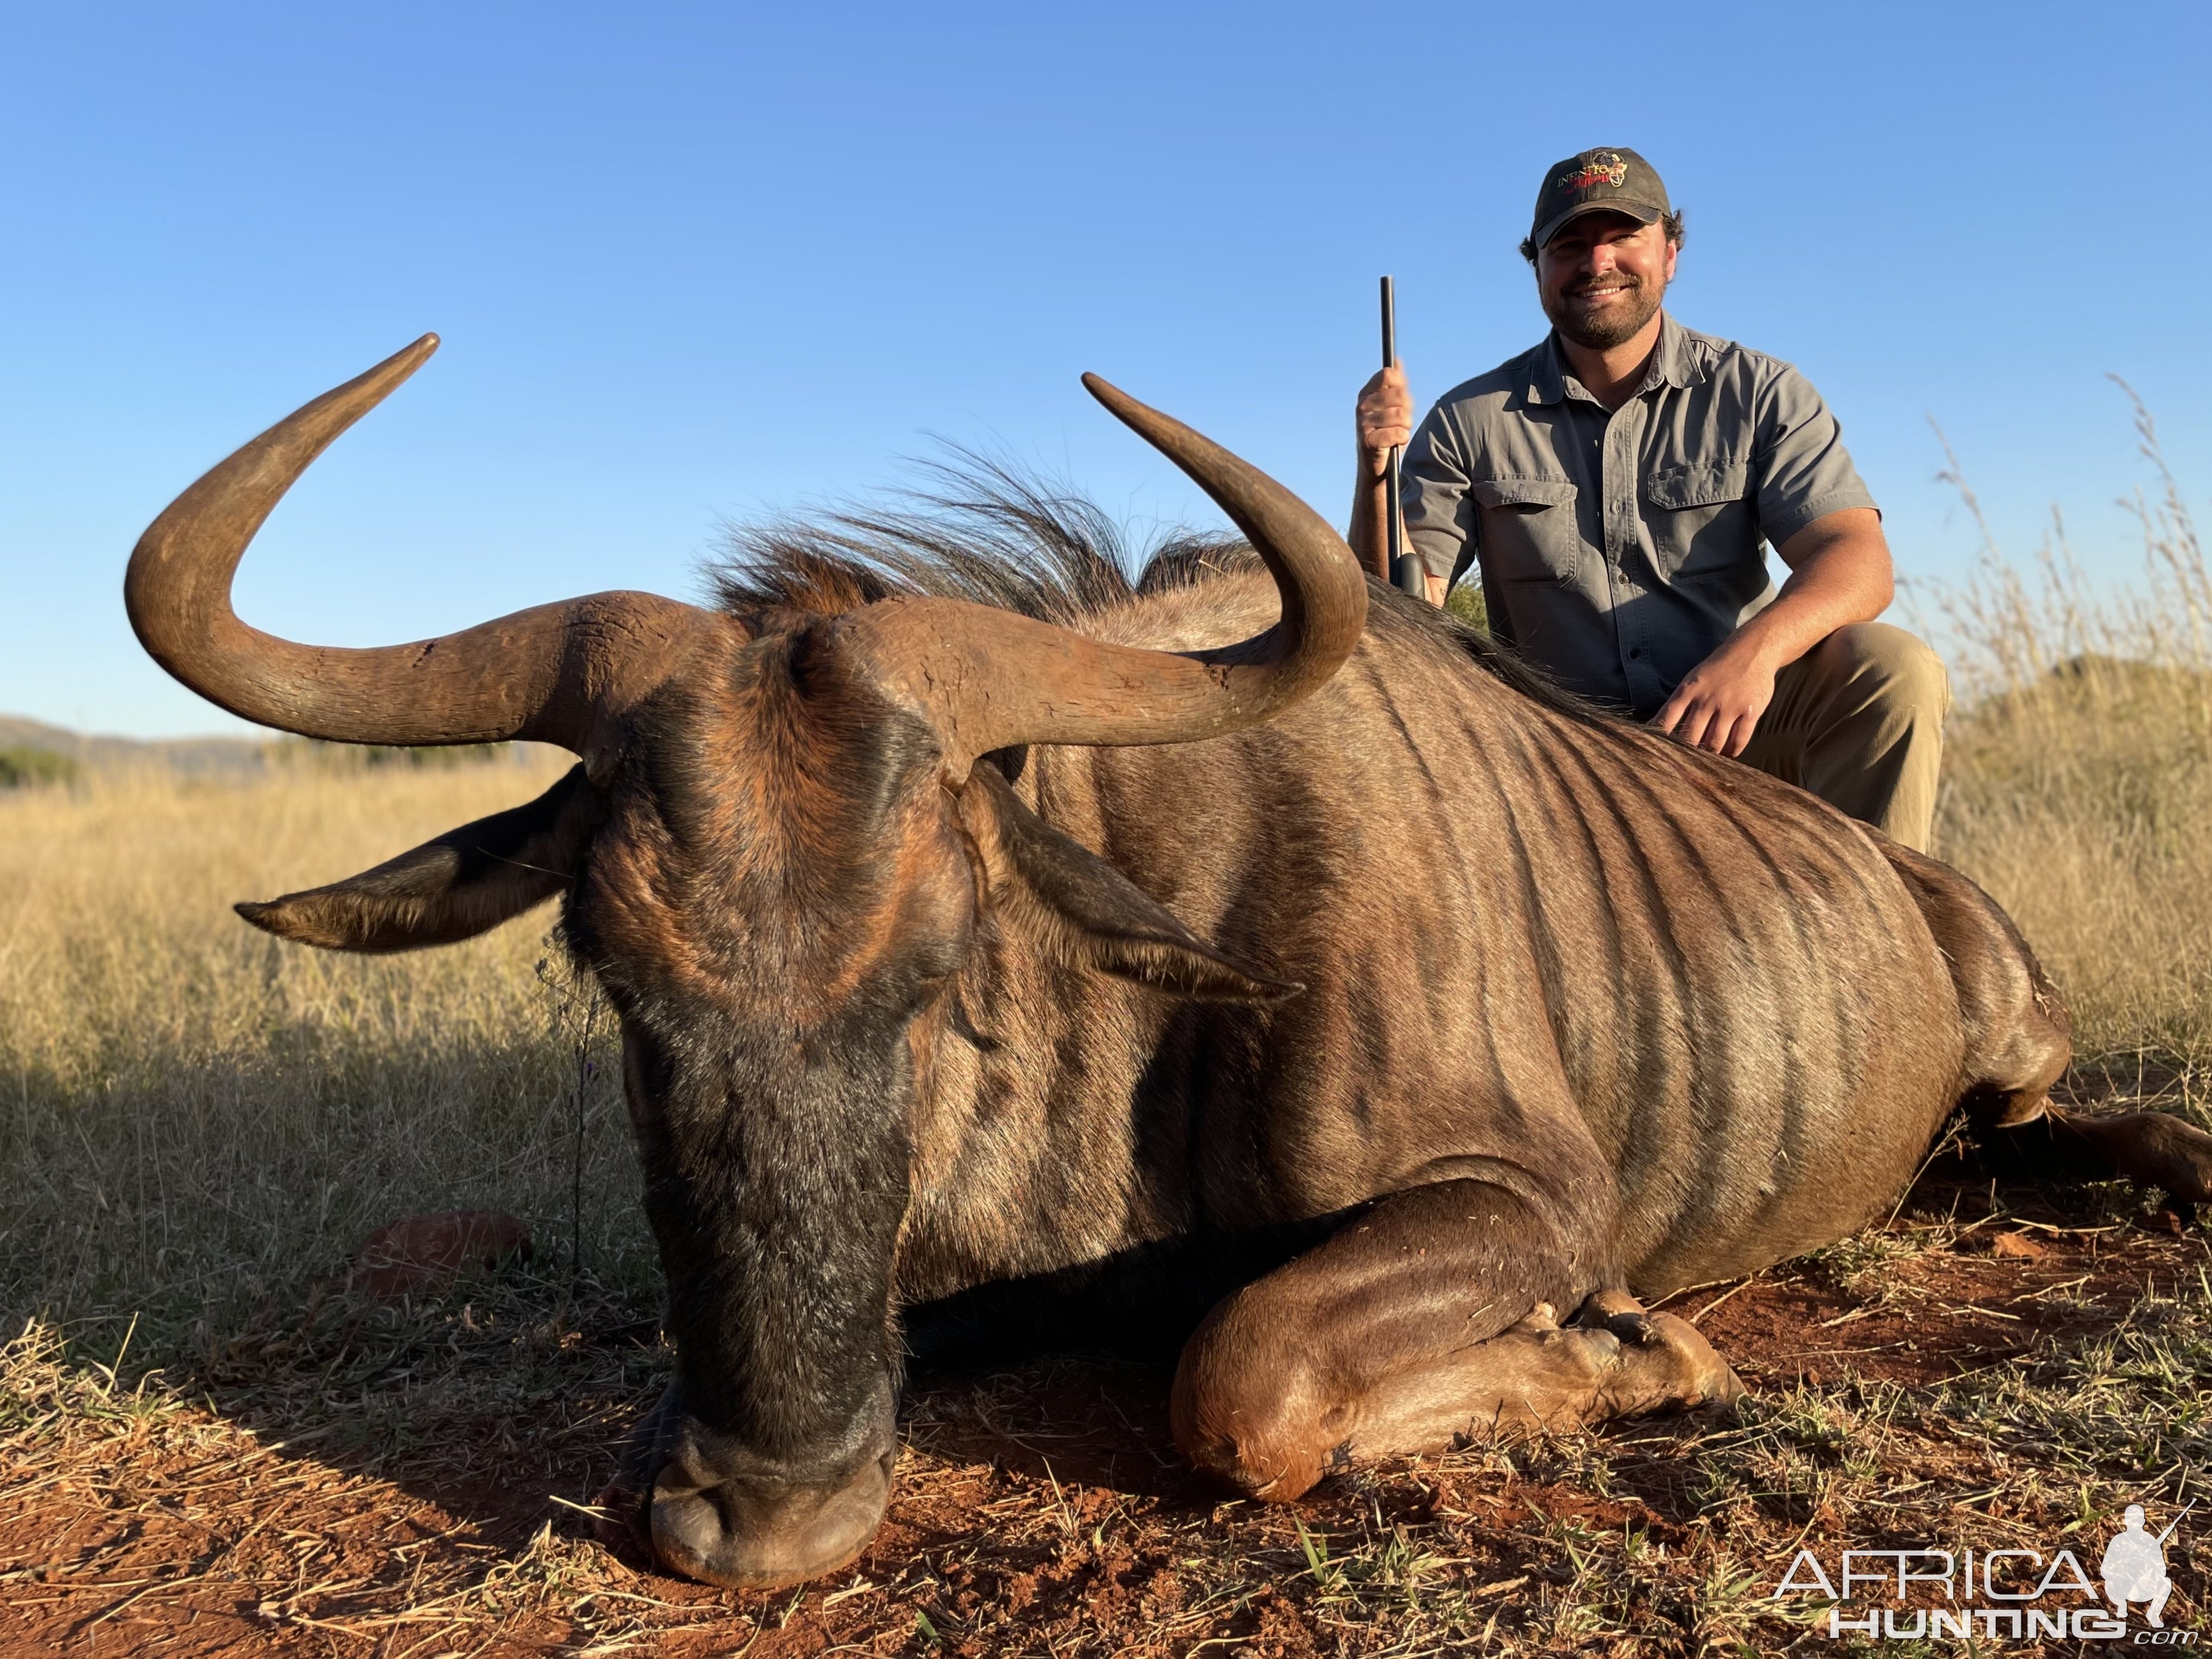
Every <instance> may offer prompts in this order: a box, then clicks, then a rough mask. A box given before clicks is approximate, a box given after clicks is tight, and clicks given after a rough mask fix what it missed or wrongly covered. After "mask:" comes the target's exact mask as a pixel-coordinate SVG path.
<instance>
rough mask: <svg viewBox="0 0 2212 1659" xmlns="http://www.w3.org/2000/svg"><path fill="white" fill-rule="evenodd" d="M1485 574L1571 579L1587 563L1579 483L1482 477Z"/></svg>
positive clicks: (1478, 490) (1478, 482)
mask: <svg viewBox="0 0 2212 1659" xmlns="http://www.w3.org/2000/svg"><path fill="white" fill-rule="evenodd" d="M1472 489H1473V493H1474V500H1475V505H1476V507H1478V508H1479V509H1480V512H1481V514H1482V528H1481V544H1480V547H1481V553H1482V568H1483V574H1485V575H1486V576H1488V577H1489V578H1490V579H1491V580H1493V581H1504V582H1531V581H1548V582H1558V583H1560V584H1563V585H1564V584H1566V583H1571V582H1572V581H1573V580H1575V576H1576V573H1577V571H1578V570H1580V568H1582V562H1583V534H1582V526H1581V525H1580V524H1579V523H1578V522H1577V517H1576V513H1575V486H1574V484H1573V483H1572V482H1571V481H1570V480H1568V479H1565V478H1477V479H1475V480H1474V483H1473V485H1472Z"/></svg>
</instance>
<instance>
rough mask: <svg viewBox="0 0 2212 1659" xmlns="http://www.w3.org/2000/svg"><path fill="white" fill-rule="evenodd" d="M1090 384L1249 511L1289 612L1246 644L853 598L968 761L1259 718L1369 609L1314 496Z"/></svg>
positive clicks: (1196, 474)
mask: <svg viewBox="0 0 2212 1659" xmlns="http://www.w3.org/2000/svg"><path fill="white" fill-rule="evenodd" d="M1083 384H1084V385H1085V386H1088V387H1089V388H1090V390H1091V395H1092V396H1093V397H1095V398H1097V399H1098V401H1099V402H1100V403H1102V404H1105V405H1106V407H1107V408H1108V409H1109V410H1113V412H1114V413H1115V415H1117V416H1120V417H1121V420H1122V421H1124V422H1127V424H1128V425H1129V426H1130V427H1132V428H1134V429H1135V431H1136V432H1137V433H1138V435H1139V436H1141V437H1142V438H1144V439H1145V441H1146V442H1148V443H1150V444H1151V445H1152V447H1154V448H1156V449H1158V450H1159V451H1160V452H1161V453H1163V454H1164V455H1165V456H1166V457H1167V458H1168V459H1170V460H1171V461H1173V462H1174V463H1175V464H1176V465H1177V466H1179V467H1181V468H1182V470H1183V471H1185V472H1187V473H1188V474H1189V475H1190V477H1191V478H1192V480H1193V481H1194V482H1195V483H1197V484H1198V486H1199V488H1200V489H1203V490H1205V491H1206V494H1207V495H1211V496H1212V498H1213V499H1214V501H1216V502H1217V503H1218V504H1219V506H1220V507H1221V509H1222V511H1223V512H1225V513H1227V514H1228V515H1229V516H1230V518H1231V519H1232V520H1235V521H1236V524H1237V528H1238V529H1240V530H1242V531H1243V532H1244V534H1245V536H1246V538H1248V539H1249V541H1250V542H1251V544H1252V546H1253V548H1254V550H1255V551H1256V552H1258V554H1259V555H1260V556H1261V558H1262V559H1263V560H1265V561H1266V562H1267V568H1268V569H1269V570H1270V571H1272V572H1273V574H1274V578H1275V585H1276V586H1277V588H1278V589H1279V590H1280V592H1281V593H1282V603H1283V613H1282V617H1281V620H1279V622H1277V623H1275V625H1274V626H1273V627H1272V628H1270V629H1267V631H1266V632H1265V633H1263V634H1259V635H1255V636H1254V637H1253V638H1251V639H1249V640H1245V641H1241V642H1240V643H1238V644H1236V645H1229V646H1221V647H1216V648H1214V649H1212V650H1207V651H1193V652H1188V653H1179V652H1168V651H1147V650H1141V649H1138V648H1135V647H1129V646H1121V645H1109V644H1107V643H1105V642H1104V641H1099V640H1092V639H1087V638H1085V637H1084V636H1083V635H1079V634H1074V633H1071V632H1069V631H1068V630H1067V629H1062V628H1057V627H1054V626H1053V625H1052V624H1050V623H1042V622H1036V621H1033V620H1031V619H1030V618H1029V617H1018V616H1015V615H1013V614H1012V612H1010V611H996V610H992V609H990V608H988V607H987V606H982V605H969V604H965V603H963V602H962V601H959V600H956V599H887V600H884V601H883V602H881V603H880V604H877V605H870V606H869V607H868V608H867V609H866V611H860V612H856V613H854V616H853V617H852V618H851V621H850V623H849V626H850V627H851V629H853V632H854V638H855V639H856V640H857V641H859V642H860V644H861V645H862V646H863V647H864V648H865V649H866V650H867V651H868V652H869V653H871V654H872V655H873V656H874V658H875V659H876V661H877V663H878V666H879V667H880V669H881V670H882V671H883V672H884V675H885V677H886V678H888V679H890V681H891V682H893V683H894V684H897V685H899V686H901V687H902V688H903V689H904V690H905V691H906V692H907V693H908V696H911V697H913V698H914V700H915V702H918V703H920V704H921V706H922V707H923V708H925V709H926V710H927V712H928V714H929V715H930V717H931V719H932V720H933V723H934V724H935V725H936V726H937V727H938V729H939V732H941V733H942V734H943V736H944V738H945V743H946V747H947V759H948V763H949V764H950V769H951V772H952V773H953V775H954V776H956V777H964V776H965V775H966V772H967V769H968V765H969V763H970V762H972V761H973V760H974V759H975V757H977V756H979V755H984V754H988V753H989V752H990V751H991V750H994V749H1004V748H1009V747H1012V746H1013V745H1015V744H1029V743H1042V744H1092V745H1107V744H1152V743H1187V742H1189V741H1191V740H1193V739H1194V738H1212V737H1219V736H1221V735H1223V734H1224V733H1226V732H1235V731H1238V730H1240V729H1242V728H1243V727H1245V726H1253V725H1256V724H1257V723H1258V722H1260V721H1261V720H1266V719H1267V718H1268V716H1270V715H1272V714H1276V713H1277V712H1279V710H1281V709H1284V708H1288V707H1290V705H1291V704H1292V703H1294V702H1297V701H1298V700H1299V699H1300V698H1301V697H1304V696H1307V695H1308V694H1309V693H1310V692H1312V691H1313V690H1315V689H1316V688H1317V687H1318V686H1320V685H1321V684H1322V682H1324V681H1325V680H1327V679H1328V677H1329V676H1330V675H1331V674H1333V673H1334V672H1335V671H1336V670H1337V668H1338V667H1339V666H1340V665H1341V664H1342V663H1343V661H1344V659H1346V657H1348V656H1350V655H1351V654H1352V647H1354V646H1355V645H1357V644H1358V642H1359V634H1360V630H1361V629H1362V628H1363V627H1364V625H1365V623H1366V620H1367V578H1366V575H1365V573H1364V571H1362V569H1361V568H1360V567H1359V563H1358V561H1357V560H1356V559H1354V558H1353V557H1352V550H1351V549H1350V548H1348V547H1346V545H1345V544H1344V540H1343V538H1341V537H1340V536H1339V535H1338V534H1337V533H1336V532H1335V531H1334V530H1332V529H1331V528H1330V527H1329V526H1328V524H1326V523H1325V522H1323V520H1322V518H1321V517H1320V515H1319V514H1317V513H1315V512H1314V510H1313V509H1312V508H1311V507H1308V506H1307V505H1306V504H1305V503H1304V501H1300V500H1299V499H1298V498H1297V496H1296V495H1292V494H1291V492H1290V491H1289V490H1287V489H1284V488H1283V486H1282V485H1280V484H1279V483H1276V482H1275V481H1274V480H1273V478H1270V477H1268V476H1267V474H1266V473H1264V472H1262V471H1260V470H1259V469H1258V468H1257V467H1255V466H1253V465H1249V463H1247V462H1244V461H1242V460H1239V459H1237V457H1236V456H1234V455H1232V454H1231V453H1229V452H1228V451H1227V450H1225V449H1224V448H1222V447H1220V446H1219V445H1218V444H1216V443H1214V442H1212V441H1211V440H1209V439H1206V438H1204V437H1201V436H1200V435H1199V434H1197V433H1195V432H1194V431H1192V430H1191V429H1190V428H1188V427H1187V426H1185V425H1183V424H1182V422H1180V421H1176V420H1171V419H1170V418H1169V417H1168V416H1165V415H1163V414H1161V413H1160V412H1159V411H1158V410H1155V409H1148V408H1147V407H1146V406H1145V405H1144V404H1140V403H1139V402H1138V401H1137V400H1136V399H1135V398H1132V397H1130V396H1129V395H1128V394H1127V393H1126V392H1121V391H1119V390H1117V389H1116V388H1115V387H1113V386H1109V385H1108V384H1107V383H1106V382H1105V381H1104V380H1100V379H1099V378H1098V377H1097V375H1096V374H1086V375H1085V376H1084V377H1083Z"/></svg>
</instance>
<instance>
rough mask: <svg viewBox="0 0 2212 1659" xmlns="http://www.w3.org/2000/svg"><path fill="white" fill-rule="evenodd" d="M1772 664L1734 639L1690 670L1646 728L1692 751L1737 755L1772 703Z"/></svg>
mask: <svg viewBox="0 0 2212 1659" xmlns="http://www.w3.org/2000/svg"><path fill="white" fill-rule="evenodd" d="M1776 666H1777V665H1773V664H1770V663H1768V662H1767V661H1766V660H1765V653H1763V652H1761V651H1759V649H1758V647H1757V646H1756V645H1755V644H1753V645H1749V646H1747V645H1746V644H1745V643H1744V642H1743V636H1742V635H1741V634H1739V635H1735V637H1733V638H1731V639H1729V641H1726V642H1725V643H1723V645H1722V646H1721V647H1720V649H1718V650H1717V651H1716V652H1714V653H1713V654H1712V655H1711V656H1710V657H1707V658H1706V659H1705V660H1704V661H1703V662H1701V663H1699V665H1697V666H1696V667H1695V668H1692V670H1691V671H1690V672H1689V675H1688V678H1686V679H1684V680H1683V682H1682V683H1681V684H1680V685H1678V686H1676V687H1675V688H1674V696H1671V697H1669V698H1668V699H1667V704H1666V707H1664V708H1662V709H1661V710H1660V711H1659V712H1658V713H1657V714H1654V715H1653V716H1652V717H1651V724H1652V725H1653V726H1656V727H1657V728H1658V729H1659V730H1660V731H1662V732H1667V733H1668V734H1669V735H1670V736H1672V737H1674V738H1680V740H1681V741H1682V742H1684V743H1686V744H1689V745H1690V747H1691V748H1692V749H1710V750H1712V751H1713V753H1715V754H1716V755H1730V756H1734V755H1741V753H1743V750H1744V745H1745V744H1748V743H1749V742H1750V741H1751V734H1752V733H1753V732H1754V731H1756V730H1758V728H1759V716H1760V715H1761V714H1765V712H1766V706H1767V704H1769V703H1771V702H1773V701H1774V671H1775V667H1776Z"/></svg>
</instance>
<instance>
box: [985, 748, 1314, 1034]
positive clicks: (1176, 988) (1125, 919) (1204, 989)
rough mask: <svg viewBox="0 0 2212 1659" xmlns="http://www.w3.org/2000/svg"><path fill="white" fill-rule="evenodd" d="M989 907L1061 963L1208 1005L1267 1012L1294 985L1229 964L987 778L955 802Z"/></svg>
mask: <svg viewBox="0 0 2212 1659" xmlns="http://www.w3.org/2000/svg"><path fill="white" fill-rule="evenodd" d="M960 822H961V824H962V827H963V828H964V829H966V830H967V832H968V835H969V840H970V841H971V842H973V843H974V844H975V849H976V853H977V855H978V857H979V858H980V859H981V863H982V866H983V879H984V884H985V885H986V887H987V889H988V890H989V894H990V902H991V903H992V904H994V906H997V907H999V908H1002V909H1005V910H1007V911H1011V912H1012V913H1013V915H1014V917H1015V919H1016V921H1017V922H1018V924H1019V925H1024V926H1026V927H1029V928H1030V931H1031V932H1032V933H1035V934H1036V935H1037V936H1038V937H1040V938H1041V939H1042V940H1043V941H1044V943H1045V944H1046V945H1047V946H1048V948H1050V949H1051V950H1052V951H1054V954H1056V955H1058V956H1060V957H1061V958H1062V959H1063V960H1066V961H1070V962H1075V963H1081V964H1082V965H1083V966H1085V967H1087V968H1095V969H1098V970H1099V971H1100V972H1101V973H1107V974H1113V975H1118V976H1119V977H1121V978H1122V979H1130V980H1135V981H1139V983H1141V984H1146V985H1151V986H1155V987H1158V988H1159V989H1161V990H1163V991H1172V992H1176V993H1177V994H1181V995H1183V996H1187V997H1195V998H1197V999H1199V1000H1202V1001H1208V1002H1276V1001H1279V1000H1282V999H1283V998H1285V997H1289V996H1295V995H1297V994H1298V993H1299V992H1300V991H1303V990H1304V989H1305V987H1304V986H1303V985H1298V984H1295V983H1292V982H1291V981H1285V980H1279V979H1273V978H1270V977H1269V976H1268V975H1265V974H1262V973H1261V972H1259V971H1258V970H1257V969H1253V968H1248V967H1246V966H1245V965H1244V964H1243V963H1239V962H1235V961H1232V960H1231V958H1230V957H1225V956H1224V955H1223V954H1222V953H1221V952H1220V951H1217V950H1215V949H1214V948H1213V947H1212V945H1208V944H1207V943H1206V941H1205V940H1204V939H1200V938H1199V937H1198V935H1197V934H1195V933H1192V932H1191V931H1190V929H1189V928H1188V927H1184V926H1183V925H1182V923H1181V922H1180V921H1176V919H1175V917H1174V916H1173V915H1170V913H1169V912H1168V910H1167V908H1166V907H1164V905H1162V904H1160V903H1159V902H1157V901H1156V900H1154V899H1152V897H1151V896H1148V895H1147V894H1146V893H1145V892H1144V891H1143V890H1141V889H1139V887H1138V886H1137V884H1135V883H1134V882H1133V881H1131V880H1130V879H1129V878H1127V876H1125V875H1123V874H1122V873H1121V872H1120V871H1119V870H1116V869H1115V867H1114V866H1112V865H1110V864H1109V863H1107V862H1106V860H1103V859H1102V858H1100V857H1099V856H1098V855H1097V854H1096V853H1093V852H1091V850H1090V849H1089V848H1085V847H1084V846H1082V845H1081V844H1079V842H1074V841H1072V840H1070V839H1069V838H1068V837H1067V836H1064V835H1062V834H1061V833H1060V831H1059V830H1057V829H1054V828H1053V827H1052V826H1051V825H1050V824H1048V823H1045V822H1044V820H1043V819H1042V818H1040V817H1037V815H1036V813H1034V812H1032V811H1030V809H1029V808H1028V807H1027V806H1026V805H1024V804H1023V802H1022V799H1021V797H1020V796H1018V795H1017V794H1015V793H1014V792H1013V788H1012V786H1011V785H1009V784H1008V783H1007V781H1006V778H1005V776H1004V775H1002V774H1001V773H1000V772H999V771H998V770H997V769H995V768H994V767H991V766H988V765H984V766H978V767H976V768H975V770H974V771H973V772H972V773H970V774H969V780H968V783H967V786H966V787H964V788H963V790H962V791H961V793H960Z"/></svg>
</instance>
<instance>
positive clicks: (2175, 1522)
mask: <svg viewBox="0 0 2212 1659" xmlns="http://www.w3.org/2000/svg"><path fill="white" fill-rule="evenodd" d="M2196 1507H2197V1500H2196V1499H2195V1498H2191V1499H2190V1500H2189V1502H2188V1503H2187V1504H2185V1505H2184V1506H2183V1508H2182V1511H2181V1515H2177V1516H2174V1517H2173V1519H2172V1520H2171V1521H2169V1522H2166V1530H2165V1531H2164V1532H2162V1533H2160V1534H2159V1535H2158V1541H2159V1546H2160V1548H2163V1547H2165V1545H2166V1540H2167V1539H2169V1538H2171V1537H2172V1536H2173V1529H2174V1528H2176V1527H2178V1526H2179V1525H2180V1524H2181V1516H2182V1515H2186V1514H2188V1513H2189V1511H2190V1510H2193V1509H2195V1508H2196Z"/></svg>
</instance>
